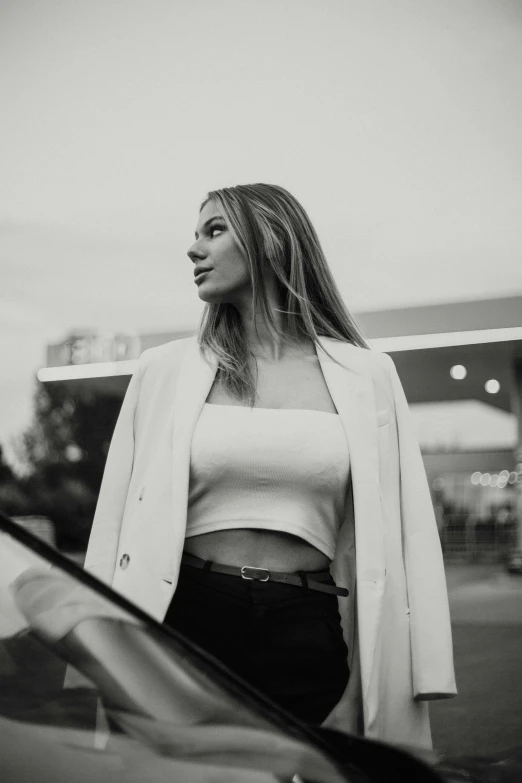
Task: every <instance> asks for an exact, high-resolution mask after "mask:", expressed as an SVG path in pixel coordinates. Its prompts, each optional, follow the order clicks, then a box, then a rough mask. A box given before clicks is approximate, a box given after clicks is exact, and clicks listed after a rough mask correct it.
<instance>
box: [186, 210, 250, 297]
mask: <svg viewBox="0 0 522 783" xmlns="http://www.w3.org/2000/svg"><path fill="white" fill-rule="evenodd" d="M188 256H189V258H190V259H191V260H192V261H193V262H194V274H195V275H196V276H195V278H194V283H195V285H196V286H197V287H198V295H199V298H200V299H202V300H203V301H204V302H210V303H212V304H220V303H224V302H230V303H232V304H236V305H242V304H243V305H247V304H248V303H249V302H251V299H252V285H251V280H250V273H249V271H248V266H247V262H246V258H245V256H244V254H243V252H242V251H241V250H240V248H239V247H238V246H237V244H236V242H235V241H234V239H233V238H232V234H231V233H230V230H229V228H228V226H227V222H226V220H225V218H224V217H223V215H222V213H221V211H220V209H219V207H218V206H217V204H215V203H214V202H213V201H209V202H208V203H207V204H205V206H204V207H203V209H202V210H201V212H200V215H199V220H198V224H197V227H196V241H195V242H194V244H193V245H192V247H190V248H189V250H188ZM200 269H201V270H202V273H201V274H198V272H199V270H200ZM203 270H204V271H203Z"/></svg>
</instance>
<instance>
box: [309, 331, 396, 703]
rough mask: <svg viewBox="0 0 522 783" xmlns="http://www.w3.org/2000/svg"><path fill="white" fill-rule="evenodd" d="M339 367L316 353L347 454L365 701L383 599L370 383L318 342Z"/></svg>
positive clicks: (328, 344)
mask: <svg viewBox="0 0 522 783" xmlns="http://www.w3.org/2000/svg"><path fill="white" fill-rule="evenodd" d="M320 344H321V347H324V348H326V349H327V350H328V351H329V353H331V354H332V356H333V357H334V358H335V359H337V361H339V362H341V365H342V366H341V365H339V364H337V363H336V362H334V361H332V360H331V359H330V358H329V357H328V356H327V355H326V354H325V353H324V352H323V351H322V350H320V349H318V351H317V354H318V358H319V362H320V364H321V369H322V371H323V375H324V378H325V381H326V384H327V386H328V389H329V391H330V394H331V396H332V399H333V401H334V403H335V407H336V408H337V411H338V413H339V416H340V418H341V421H342V424H343V426H344V430H345V433H346V440H347V442H348V449H349V454H350V468H351V477H352V486H353V505H354V516H355V520H354V524H355V539H356V576H357V615H358V622H357V627H358V636H359V646H360V650H361V662H360V663H361V680H362V686H363V694H364V695H365V696H367V694H368V689H369V686H370V680H371V674H372V668H373V661H374V657H375V651H376V646H377V634H378V630H379V623H380V618H381V610H382V600H383V595H384V580H385V573H386V572H385V558H384V541H383V530H382V525H383V521H382V511H381V500H380V483H379V446H378V431H377V415H376V404H375V393H374V389H373V381H372V378H371V375H370V373H369V372H368V363H367V361H365V359H367V357H366V356H364V355H363V354H361V353H360V349H358V348H356V347H355V346H353V345H351V344H350V343H341V342H339V341H337V340H332V339H329V338H325V337H321V338H320Z"/></svg>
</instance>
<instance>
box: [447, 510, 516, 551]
mask: <svg viewBox="0 0 522 783" xmlns="http://www.w3.org/2000/svg"><path fill="white" fill-rule="evenodd" d="M516 536H517V525H516V522H498V521H496V520H495V519H494V518H488V519H483V518H480V517H478V516H477V515H475V514H446V515H445V516H444V524H443V526H442V529H441V530H440V540H441V545H442V552H443V554H444V558H445V559H446V560H464V561H467V562H490V563H495V562H502V561H503V560H505V559H506V558H507V556H508V553H509V552H510V551H511V549H512V548H513V547H514V546H515V544H516Z"/></svg>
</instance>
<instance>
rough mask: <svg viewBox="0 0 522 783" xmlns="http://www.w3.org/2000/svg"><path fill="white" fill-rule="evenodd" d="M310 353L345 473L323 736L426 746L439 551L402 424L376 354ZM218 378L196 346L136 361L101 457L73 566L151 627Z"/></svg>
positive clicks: (174, 568) (167, 580)
mask: <svg viewBox="0 0 522 783" xmlns="http://www.w3.org/2000/svg"><path fill="white" fill-rule="evenodd" d="M323 347H324V348H325V349H326V350H327V351H329V353H331V354H332V356H333V357H335V359H336V360H337V361H338V362H340V364H337V363H336V362H334V361H332V360H331V359H330V358H329V357H328V356H327V355H326V353H324V351H323V350H322V349H323ZM317 354H318V358H319V361H320V365H321V369H322V372H323V375H324V378H325V381H326V384H327V386H328V389H329V391H330V394H331V396H332V399H333V401H334V403H335V406H336V408H337V411H338V413H339V415H340V418H341V421H342V424H343V426H344V429H345V432H346V438H347V442H348V448H349V453H350V465H351V492H350V496H349V500H348V503H347V505H346V516H345V520H344V523H343V524H342V526H341V529H340V533H339V538H338V542H337V548H336V555H335V558H334V560H333V563H332V574H333V576H334V578H335V580H336V582H337V583H338V584H339V585H343V586H346V587H348V589H349V591H350V595H349V596H348V597H347V598H344V597H343V598H339V607H340V613H341V621H342V625H343V631H344V635H345V639H346V642H347V645H348V650H349V665H350V671H351V674H350V678H349V683H348V686H347V688H346V691H345V693H344V695H343V697H342V698H341V700H340V701H339V703H338V704H337V706H336V707H335V708H334V709H333V711H332V712H331V713H330V715H329V716H328V718H327V720H326V721H325V723H324V725H326V726H330V727H333V728H337V729H340V730H344V731H346V732H350V733H354V734H357V733H364V734H365V735H366V736H368V737H371V738H374V739H379V740H383V741H387V742H391V743H398V744H414V745H415V744H416V745H420V746H424V747H428V748H429V747H431V735H430V725H429V717H428V705H427V700H429V699H436V698H447V697H451V696H454V695H455V694H456V686H455V676H454V669H453V648H452V638H451V626H450V617H449V609H448V598H447V591H446V582H445V576H444V567H443V561H442V554H441V547H440V542H439V536H438V532H437V526H436V522H435V516H434V511H433V506H432V503H431V498H430V492H429V488H428V483H427V479H426V473H425V470H424V465H423V462H422V457H421V454H420V449H419V446H418V443H417V439H416V436H415V433H414V428H413V426H412V421H411V414H410V412H409V409H408V404H407V401H406V397H405V395H404V391H403V389H402V385H401V382H400V380H399V377H398V375H397V372H396V370H395V365H394V363H393V361H392V359H391V358H390V357H389V356H388V355H386V354H383V353H380V352H378V351H374V350H368V349H365V348H359V347H357V346H354V345H353V344H351V343H348V342H342V341H339V340H335V339H331V338H326V337H321V338H320V339H319V344H318V345H317ZM216 370H217V366H216V364H215V362H214V361H213V360H212V361H207V360H206V359H205V358H204V357H203V355H202V353H201V352H200V350H199V346H198V343H197V338H196V336H195V335H194V336H192V337H188V338H185V339H181V340H175V341H173V342H170V343H167V344H165V345H161V346H159V347H157V348H152V349H149V350H147V351H145V352H144V353H143V354H142V355H141V357H140V359H139V361H138V365H137V368H136V371H135V373H134V375H133V377H132V379H131V381H130V384H129V387H128V389H127V393H126V395H125V399H124V402H123V405H122V408H121V412H120V415H119V418H118V421H117V424H116V428H115V430H114V435H113V438H112V442H111V446H110V449H109V453H108V457H107V463H106V466H105V472H104V476H103V481H102V486H101V489H100V494H99V499H98V505H97V508H96V513H95V517H94V521H93V526H92V532H91V537H90V540H89V546H88V550H87V556H86V561H85V568H86V569H87V570H89V571H90V572H92V573H93V574H95V575H96V576H98V577H99V578H100V579H102V580H103V581H104V582H106V583H107V584H109V585H111V586H112V587H113V588H114V589H115V590H117V591H118V592H120V593H121V594H122V595H124V596H125V597H126V598H128V599H130V600H131V601H133V602H134V603H135V604H136V605H137V606H139V607H140V608H142V609H143V610H145V611H146V612H148V613H149V614H150V615H152V617H154V618H155V619H156V620H158V621H160V622H162V621H163V619H164V617H165V614H166V612H167V608H168V606H169V604H170V601H171V599H172V596H173V594H174V591H175V588H176V582H177V578H178V573H179V565H180V559H181V555H182V551H183V545H184V540H185V527H186V519H187V503H188V490H189V468H190V444H191V439H192V433H193V431H194V427H195V425H196V422H197V419H198V416H199V413H200V411H201V409H202V406H203V403H204V402H205V400H206V398H207V396H208V394H209V391H210V388H211V386H212V383H213V381H214V377H215V374H216ZM356 550H357V556H356Z"/></svg>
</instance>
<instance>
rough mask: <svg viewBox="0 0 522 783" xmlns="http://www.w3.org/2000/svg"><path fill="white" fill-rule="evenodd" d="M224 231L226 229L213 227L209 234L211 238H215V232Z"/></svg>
mask: <svg viewBox="0 0 522 783" xmlns="http://www.w3.org/2000/svg"><path fill="white" fill-rule="evenodd" d="M224 230H225V229H224V227H223V226H212V228H211V229H210V231H209V234H210V236H211V237H213V236H214V231H224Z"/></svg>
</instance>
